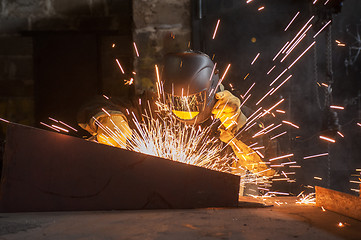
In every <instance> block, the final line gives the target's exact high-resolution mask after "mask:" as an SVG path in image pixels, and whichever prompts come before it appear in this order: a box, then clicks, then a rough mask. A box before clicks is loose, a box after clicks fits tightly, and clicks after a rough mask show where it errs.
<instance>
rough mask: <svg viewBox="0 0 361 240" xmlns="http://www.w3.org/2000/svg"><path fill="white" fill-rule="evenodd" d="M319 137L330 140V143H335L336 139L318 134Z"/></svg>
mask: <svg viewBox="0 0 361 240" xmlns="http://www.w3.org/2000/svg"><path fill="white" fill-rule="evenodd" d="M320 139H323V140H326V141H328V142H332V143H335V142H336V140H334V139H332V138H329V137H325V136H322V135H321V136H320Z"/></svg>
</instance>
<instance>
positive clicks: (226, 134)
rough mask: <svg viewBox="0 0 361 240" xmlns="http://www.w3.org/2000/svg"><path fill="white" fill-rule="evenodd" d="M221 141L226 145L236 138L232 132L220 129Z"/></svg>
mask: <svg viewBox="0 0 361 240" xmlns="http://www.w3.org/2000/svg"><path fill="white" fill-rule="evenodd" d="M219 131H220V133H219V139H220V140H221V141H222V142H224V143H229V141H231V140H232V139H233V138H234V135H233V133H232V132H231V131H230V130H224V129H222V128H220V129H219Z"/></svg>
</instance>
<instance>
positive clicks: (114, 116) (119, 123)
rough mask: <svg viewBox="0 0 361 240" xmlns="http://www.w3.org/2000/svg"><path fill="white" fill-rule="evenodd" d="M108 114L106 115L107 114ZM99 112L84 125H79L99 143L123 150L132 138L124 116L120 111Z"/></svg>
mask: <svg viewBox="0 0 361 240" xmlns="http://www.w3.org/2000/svg"><path fill="white" fill-rule="evenodd" d="M107 113H108V114H107ZM107 113H106V112H103V111H102V112H99V113H97V114H96V115H95V116H93V117H92V118H91V119H90V121H89V122H88V123H86V124H84V123H83V124H79V125H80V126H81V127H82V128H83V129H85V130H87V131H88V132H89V133H90V134H92V135H93V136H94V137H95V138H96V140H97V141H98V142H100V143H103V144H106V145H110V146H114V147H120V148H125V147H126V142H127V139H130V138H131V136H132V130H131V129H130V128H129V125H128V121H127V119H126V117H125V115H124V114H123V113H122V112H120V111H108V112H107Z"/></svg>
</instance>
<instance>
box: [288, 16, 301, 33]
mask: <svg viewBox="0 0 361 240" xmlns="http://www.w3.org/2000/svg"><path fill="white" fill-rule="evenodd" d="M298 14H300V12H297V13H296V15H295V16H294V17H293V18H292V20H291V22H290V23H289V24H288V25H287V27H286V28H285V30H284V31H287V29H288V28H289V27H290V26H291V24H292V23H293V21H294V20H295V19H296V17H297V16H298Z"/></svg>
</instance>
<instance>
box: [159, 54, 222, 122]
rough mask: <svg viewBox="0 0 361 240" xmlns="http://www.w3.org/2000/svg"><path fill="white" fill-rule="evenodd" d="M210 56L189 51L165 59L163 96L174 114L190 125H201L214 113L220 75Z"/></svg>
mask: <svg viewBox="0 0 361 240" xmlns="http://www.w3.org/2000/svg"><path fill="white" fill-rule="evenodd" d="M214 67H215V66H214V63H213V62H212V60H211V59H210V58H209V57H208V55H206V54H204V53H201V52H194V51H187V52H181V53H172V54H168V55H166V56H165V58H164V64H163V71H162V77H161V79H162V82H163V90H164V95H165V96H164V99H165V101H166V103H167V104H168V106H169V108H170V110H171V111H172V113H173V115H174V116H175V117H176V118H177V119H178V120H180V121H182V122H185V123H187V124H198V123H202V122H204V121H205V120H207V119H208V118H209V117H210V116H211V111H212V109H213V106H214V104H215V97H214V95H215V93H216V92H217V89H216V88H217V86H218V82H219V76H218V74H217V71H216V70H215V69H214Z"/></svg>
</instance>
